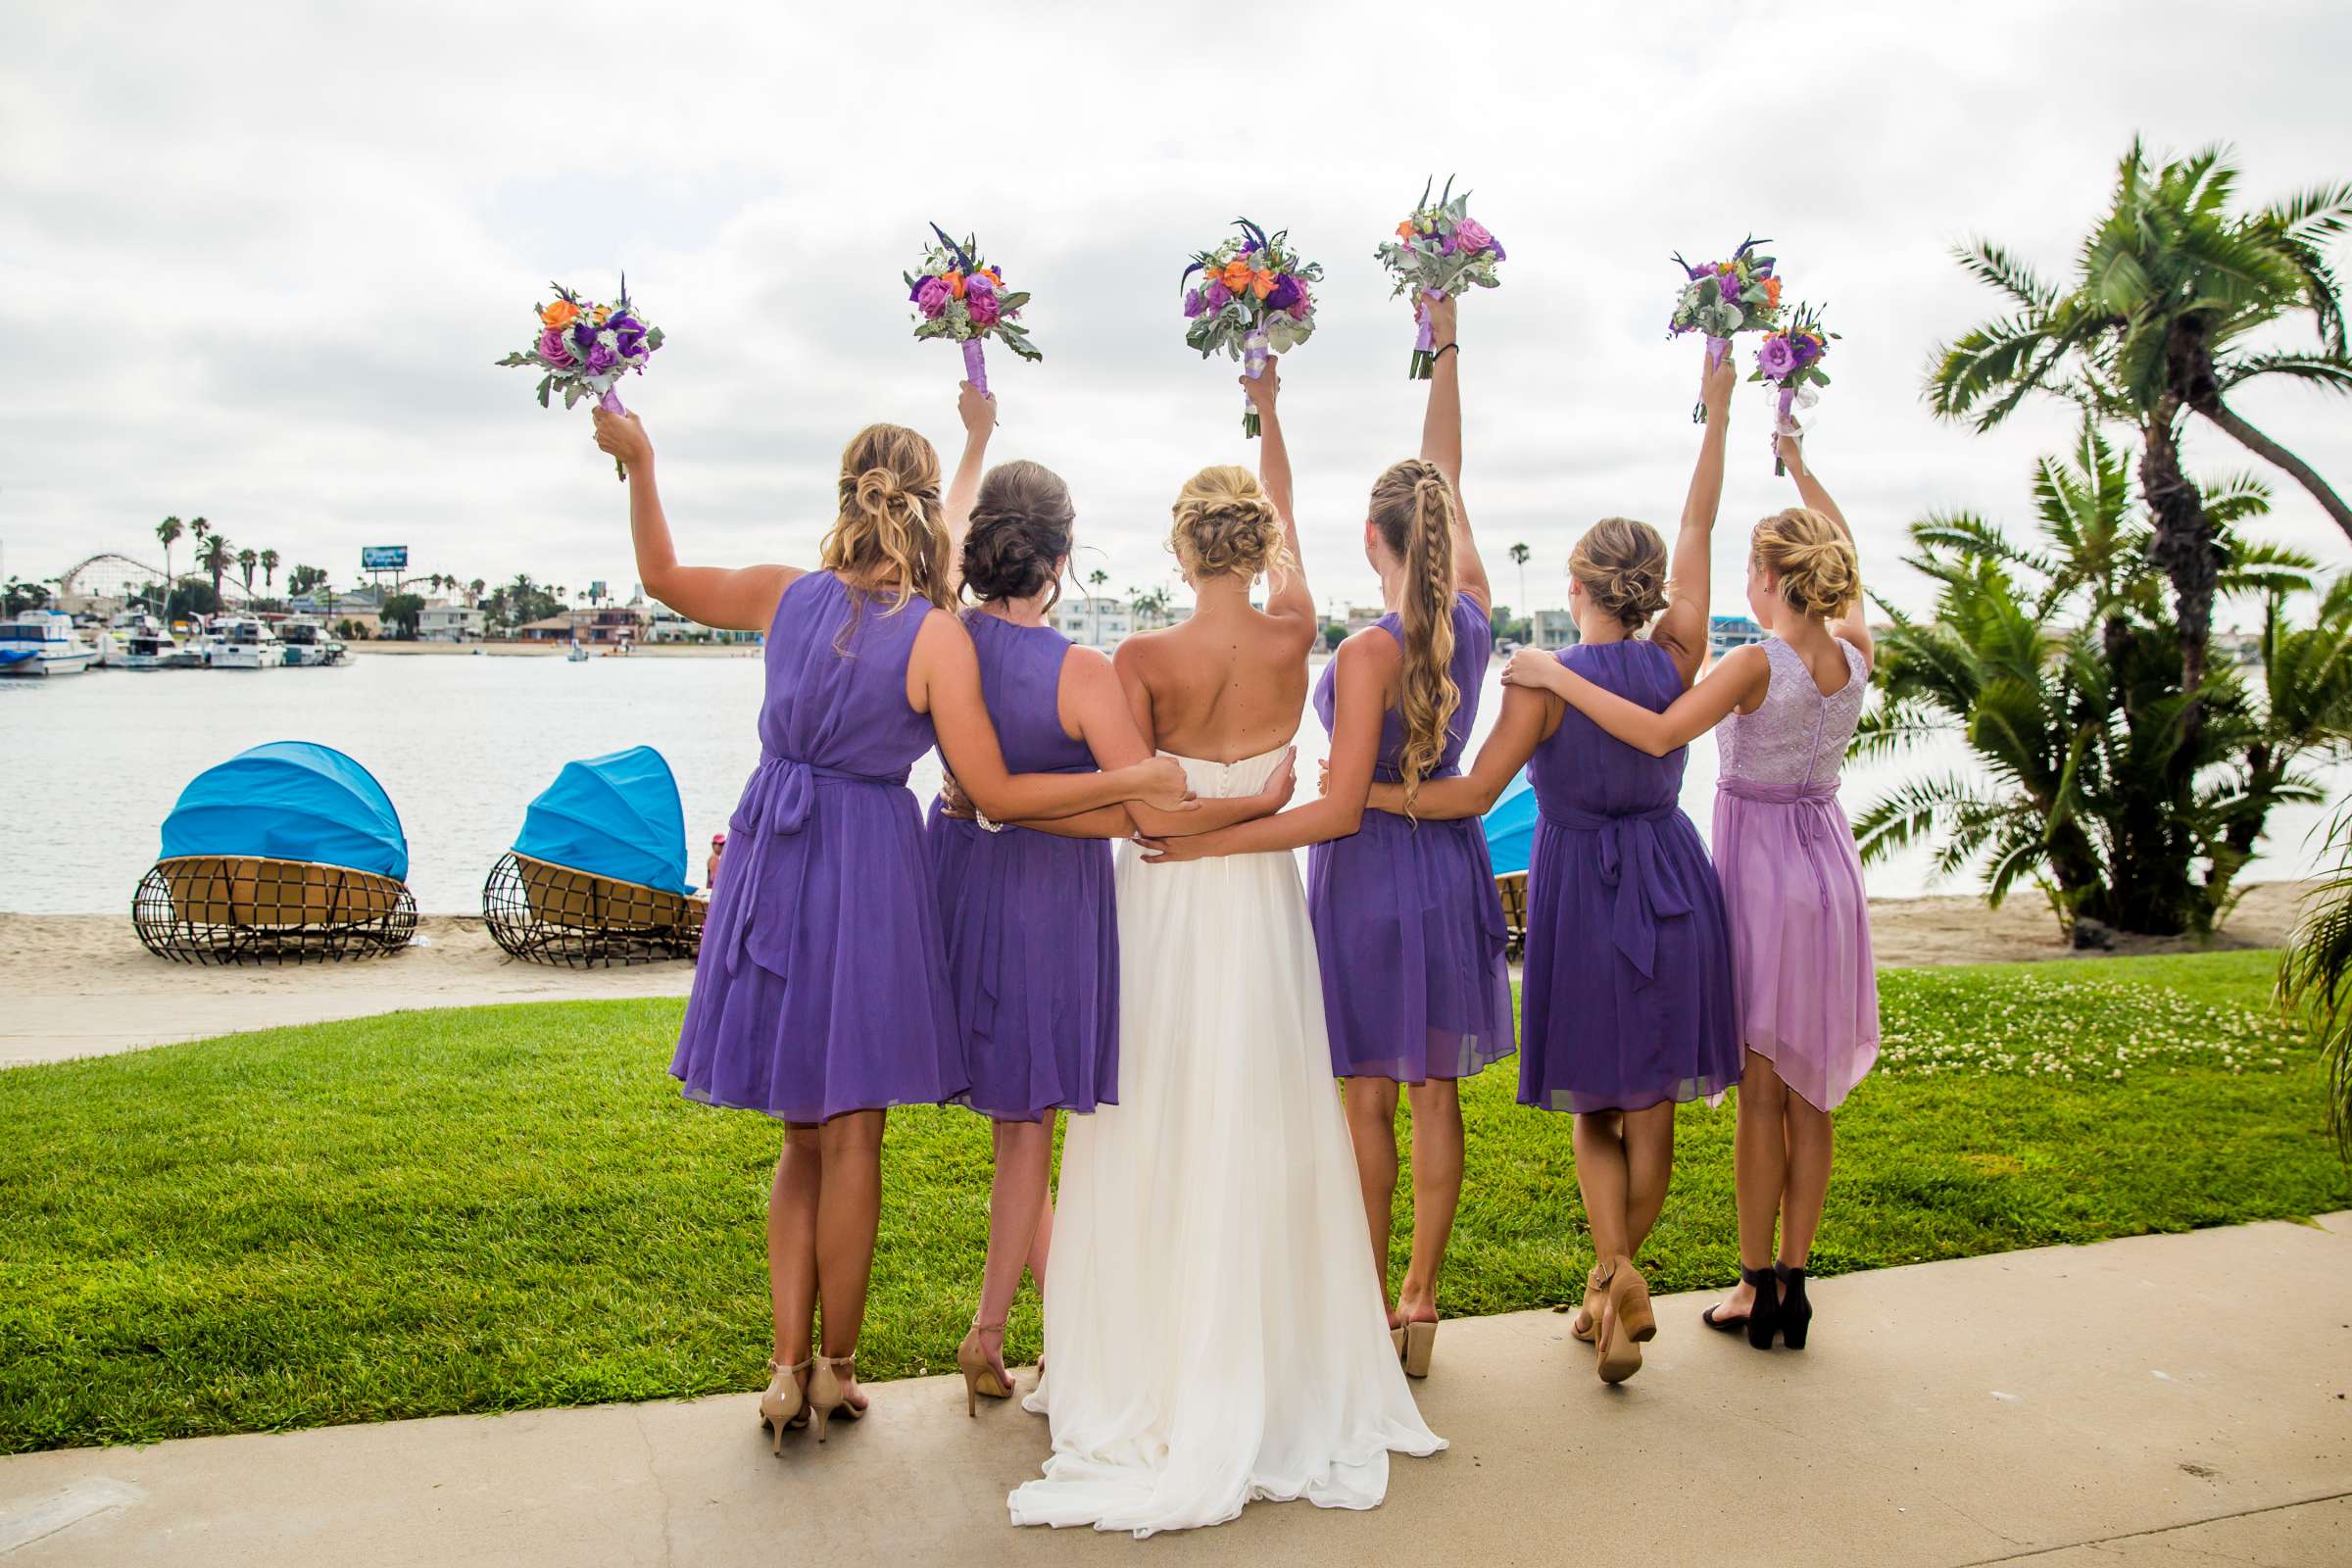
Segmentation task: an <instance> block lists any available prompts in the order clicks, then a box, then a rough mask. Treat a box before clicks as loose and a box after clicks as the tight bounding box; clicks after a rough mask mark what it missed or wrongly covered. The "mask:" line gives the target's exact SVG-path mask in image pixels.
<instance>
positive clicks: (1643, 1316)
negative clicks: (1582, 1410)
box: [1585, 1256, 1658, 1383]
mask: <svg viewBox="0 0 2352 1568" xmlns="http://www.w3.org/2000/svg"><path fill="white" fill-rule="evenodd" d="M1585 1299H1586V1300H1587V1301H1598V1302H1599V1308H1598V1311H1597V1313H1596V1315H1595V1317H1594V1321H1593V1370H1594V1371H1595V1372H1597V1373H1598V1374H1599V1376H1600V1381H1601V1382H1603V1383H1623V1382H1624V1381H1625V1380H1626V1379H1627V1378H1630V1377H1632V1376H1633V1375H1634V1374H1635V1373H1637V1372H1639V1371H1641V1370H1642V1343H1641V1342H1642V1341H1643V1340H1645V1339H1649V1338H1651V1337H1653V1336H1655V1335H1656V1333H1657V1332H1658V1323H1657V1316H1656V1314H1655V1313H1653V1312H1652V1311H1651V1310H1650V1307H1649V1288H1648V1285H1647V1284H1646V1283H1645V1282H1644V1281H1643V1280H1642V1271H1641V1270H1640V1269H1637V1268H1635V1267H1634V1260H1633V1259H1632V1258H1630V1257H1622V1256H1620V1257H1612V1258H1608V1259H1606V1260H1604V1261H1602V1262H1600V1263H1597V1264H1595V1265H1594V1266H1593V1273H1592V1275H1591V1277H1590V1278H1588V1279H1587V1281H1586V1282H1585ZM1644 1330H1646V1332H1644Z"/></svg>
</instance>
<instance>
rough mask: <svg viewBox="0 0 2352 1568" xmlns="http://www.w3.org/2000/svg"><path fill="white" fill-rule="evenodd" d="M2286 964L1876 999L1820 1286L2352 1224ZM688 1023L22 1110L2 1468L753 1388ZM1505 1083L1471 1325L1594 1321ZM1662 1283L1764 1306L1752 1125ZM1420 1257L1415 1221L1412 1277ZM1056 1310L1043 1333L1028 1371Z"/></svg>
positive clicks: (1553, 1136) (1490, 1117)
mask: <svg viewBox="0 0 2352 1568" xmlns="http://www.w3.org/2000/svg"><path fill="white" fill-rule="evenodd" d="M2275 963H2276V956H2275V955H2268V954H2259V953H2234V954H2221V955H2211V956H2195V957H2182V958H2131V959H2094V960H2088V961H2083V962H2064V963H2047V964H2038V965H2021V966H1993V967H1985V968H1977V969H1941V970H1916V971H1891V972H1889V973H1887V975H1886V976H1885V977H1884V984H1885V1003H1886V1022H1887V1051H1886V1059H1885V1060H1884V1062H1883V1064H1882V1066H1881V1069H1880V1071H1879V1072H1878V1073H1876V1074H1874V1075H1873V1076H1872V1077H1871V1078H1870V1079H1869V1080H1868V1081H1867V1082H1865V1083H1864V1084H1863V1086H1862V1087H1861V1089H1860V1090H1858V1091H1857V1092H1856V1093H1855V1095H1854V1097H1853V1098H1852V1100H1851V1101H1850V1102H1849V1103H1847V1105H1846V1107H1845V1108H1844V1109H1843V1110H1842V1111H1840V1113H1839V1116H1838V1138H1839V1156H1838V1157H1839V1164H1838V1176H1837V1180H1836V1183H1835V1185H1834V1186H1833V1188H1832V1189H1831V1193H1830V1208H1829V1214H1828V1217H1827V1220H1826V1222H1825V1224H1824V1227H1823V1231H1822V1241H1821V1247H1820V1250H1819V1251H1818V1252H1817V1253H1816V1257H1815V1262H1816V1267H1817V1268H1818V1270H1819V1271H1820V1272H1823V1273H1835V1272H1840V1271H1844V1270H1848V1269H1858V1268H1872V1267H1879V1266H1883V1265H1887V1264H1893V1263H1909V1262H1914V1261H1918V1260H1920V1259H1924V1258H1936V1257H1953V1256H1959V1255H1964V1254H1968V1253H1975V1252H1986V1251H1996V1250H2004V1249H2009V1248H2019V1247H2032V1246H2036V1245H2040V1244H2044V1243H2051V1242H2083V1241H2093V1240H2097V1239H2099V1238H2102V1237H2109V1236H2121V1235H2129V1234H2132V1233H2134V1232H2142V1231H2151V1230H2179V1229H2184V1228H2187V1227H2190V1226H2197V1225H2213V1224H2220V1223H2224V1222H2227V1221H2233V1220H2248V1219H2258V1218H2271V1217H2278V1216H2299V1215H2305V1214H2310V1213H2315V1212H2321V1211H2326V1210H2328V1209H2332V1208H2338V1207H2343V1206H2347V1205H2348V1204H2352V1191H2348V1189H2347V1182H2346V1176H2345V1172H2344V1169H2343V1167H2342V1166H2341V1165H2340V1164H2339V1163H2338V1162H2337V1160H2336V1156H2335V1154H2334V1152H2333V1151H2332V1149H2331V1148H2330V1146H2329V1144H2328V1142H2327V1138H2326V1135H2325V1132H2324V1129H2323V1113H2322V1109H2321V1103H2322V1096H2321V1079H2320V1071H2319V1068H2318V1065H2317V1061H2316V1057H2315V1055H2314V1054H2313V1053H2312V1052H2311V1051H2310V1049H2309V1048H2308V1047H2307V1046H2306V1045H2305V1044H2304V1042H2303V1041H2302V1039H2301V1038H2300V1037H2299V1036H2298V1035H2297V1034H2295V1033H2294V1032H2292V1031H2290V1030H2289V1029H2288V1028H2286V1027H2285V1026H2283V1025H2281V1024H2280V1023H2279V1022H2278V1020H2277V1018H2276V1015H2275V1014H2274V1013H2273V1012H2272V1011H2271V1009H2270V1006H2269V1003H2268V993H2269V988H2270V979H2271V974H2272V971H2273V967H2274V965H2275ZM679 1009H680V1004H678V1003H676V1002H611V1003H577V1004H552V1005H524V1006H509V1007H484V1008H475V1009H470V1010H466V1011H441V1012H415V1013H404V1014H398V1015H394V1016H391V1017H383V1018H372V1019H363V1020H359V1021H355V1022H349V1023H335V1024H323V1025H319V1026H316V1027H310V1028H300V1029H281V1030H273V1031H270V1032H267V1033H261V1034H250V1035H240V1036H234V1037H229V1038H224V1039H220V1040H208V1041H200V1042H197V1043H194V1044H190V1045H184V1046H170V1047H165V1048H162V1049H159V1050H154V1051H146V1052H139V1053H136V1054H129V1055H123V1056H114V1057H108V1058H104V1059H99V1060H92V1061H81V1062H70V1063H65V1064H61V1065H56V1066H39V1067H22V1068H16V1069H12V1070H10V1071H7V1072H0V1128H5V1129H6V1136H5V1138H4V1139H0V1201H4V1204H5V1215H6V1221H5V1226H4V1228H0V1452H13V1451H22V1450H25V1449H33V1448H46V1447H56V1446H71V1445H80V1444H92V1443H110V1442H124V1441H147V1440H151V1439H157V1438H169V1437H182V1436H189V1435H193V1434H198V1433H218V1432H243V1431H252V1430H257V1429H266V1428H276V1427H295V1426H311V1425H319V1424H323V1423H330V1422H344V1421H368V1420H381V1419H387V1418H391V1417H396V1416H419V1415H434V1414H443V1413H448V1412H453V1411H468V1410H502V1409H514V1408H520V1407H525V1406H536V1405H556V1404H573V1403H588V1402H595V1401H601V1400H610V1399H645V1398H652V1397H661V1396H673V1395H692V1394H707V1393H711V1392H714V1391H719V1390H729V1389H750V1388H756V1387H757V1386H758V1385H759V1384H760V1380H761V1377H762V1363H763V1360H764V1357H765V1353H766V1344H767V1324H766V1316H767V1310H766V1287H765V1275H764V1271H763V1265H762V1259H761V1208H762V1203H763V1201H764V1198H765V1194H766V1189H767V1180H768V1170H769V1166H770V1164H771V1162H772V1161H773V1159H774V1157H775V1152H776V1148H777V1143H778V1133H777V1130H776V1129H775V1128H774V1127H773V1126H771V1125H770V1124H768V1123H766V1122H765V1121H764V1120H762V1119H761V1118H760V1117H758V1116H753V1115H748V1114H744V1113H740V1112H730V1111H718V1110H712V1109H709V1108H706V1107H704V1106H701V1105H696V1104H691V1103H686V1102H684V1101H682V1100H680V1099H679V1098H678V1097H677V1094H676V1092H675V1089H674V1086H673V1085H672V1084H671V1083H670V1081H669V1079H668V1078H667V1077H666V1076H665V1074H664V1071H663V1069H664V1067H665V1065H666V1064H667V1062H668V1059H669V1052H670V1046H671V1043H672V1041H673V1039H674V1036H675V1030H676V1025H677V1018H678V1013H679ZM1515 1078H1516V1074H1515V1072H1514V1071H1513V1070H1512V1069H1511V1068H1510V1067H1509V1066H1508V1065H1507V1064H1506V1065H1505V1066H1503V1067H1502V1068H1500V1069H1498V1070H1496V1071H1493V1072H1489V1073H1487V1074H1485V1075H1483V1076H1482V1077H1480V1078H1478V1079H1476V1080H1474V1081H1473V1083H1472V1084H1471V1085H1470V1087H1469V1089H1468V1090H1467V1092H1466V1093H1465V1095H1464V1104H1465V1108H1466V1111H1467V1114H1468V1117H1469V1138H1470V1148H1469V1161H1470V1179H1469V1184H1468V1190H1467V1192H1466V1193H1465V1194H1464V1198H1463V1203H1462V1210H1461V1216H1460V1219H1459V1222H1458V1224H1457V1228H1456V1231H1455V1236H1454V1246H1453V1252H1452V1257H1451V1262H1450V1269H1449V1273H1448V1275H1447V1277H1446V1287H1445V1294H1444V1302H1445V1305H1446V1308H1447V1310H1448V1311H1449V1312H1451V1313H1453V1314H1466V1313H1476V1312H1499V1311H1505V1310H1509V1309H1512V1308H1520V1307H1531V1306H1544V1305H1549V1304H1552V1303H1555V1302H1558V1301H1560V1300H1562V1299H1568V1298H1571V1297H1573V1296H1574V1295H1576V1294H1577V1293H1578V1291H1579V1290H1580V1288H1581V1282H1582V1280H1583V1277H1584V1273H1585V1270H1586V1269H1587V1268H1588V1267H1589V1266H1590V1262H1591V1259H1590V1257H1589V1255H1588V1254H1587V1252H1586V1250H1585V1246H1584V1236H1583V1216H1582V1214H1581V1212H1580V1208H1579V1205H1578V1202H1577V1199H1576V1186H1575V1182H1574V1179H1573V1172H1572V1169H1571V1164H1570V1159H1569V1148H1568V1145H1569V1140H1568V1124H1567V1120H1566V1118H1565V1117H1560V1116H1553V1115H1547V1114H1545V1113H1543V1112H1540V1111H1535V1110H1529V1109H1525V1108H1522V1107H1521V1106H1519V1105H1517V1104H1516V1103H1513V1101H1512V1094H1513V1090H1514V1086H1515ZM1682 1129H1683V1130H1682V1141H1681V1146H1680V1150H1679V1155H1678V1163H1679V1169H1678V1171H1677V1175H1676V1185H1675V1191H1674V1195H1673V1197H1672V1199H1671V1200H1670V1201H1669V1202H1668V1205H1667V1210H1666V1215H1665V1218H1664V1220H1663V1221H1662V1223H1661V1224H1660V1226H1659V1228H1658V1232H1657V1234H1656V1235H1655V1236H1653V1237H1652V1238H1651V1240H1650V1244H1649V1247H1648V1249H1647V1250H1646V1251H1645V1253H1644V1255H1643V1259H1642V1261H1643V1264H1644V1266H1645V1267H1646V1268H1647V1269H1648V1270H1649V1271H1650V1274H1651V1279H1652V1282H1653V1284H1654V1286H1655V1287H1656V1288H1658V1289H1659V1290H1661V1291H1671V1290H1682V1289H1689V1288H1693V1287H1698V1286H1709V1285H1716V1284H1721V1283H1724V1282H1727V1281H1729V1280H1731V1279H1732V1278H1733V1277H1734V1275H1735V1261H1736V1258H1735V1242H1734V1231H1733V1214H1732V1157H1731V1154H1732V1149H1731V1144H1732V1137H1731V1135H1732V1117H1731V1112H1730V1106H1729V1105H1726V1106H1725V1107H1724V1108H1723V1109H1721V1110H1714V1111H1711V1110H1709V1109H1708V1108H1707V1107H1705V1106H1703V1105H1701V1106H1692V1107H1689V1108H1688V1109H1686V1111H1685V1112H1684V1116H1683V1122H1682ZM884 1159H885V1182H886V1196H885V1207H884V1212H883V1218H882V1239H881V1248H880V1255H879V1257H878V1259H877V1263H876V1269H875V1280H874V1293H873V1300H872V1305H871V1309H870V1311H869V1313H868V1317H867V1324H866V1333H865V1338H864V1343H863V1345H862V1347H861V1349H860V1353H859V1363H860V1367H861V1369H862V1370H865V1371H867V1372H869V1373H870V1374H871V1375H874V1376H877V1377H889V1376H893V1375H899V1374H907V1373H917V1372H927V1371H936V1370H941V1369H944V1368H946V1367H948V1366H949V1365H951V1364H952V1359H953V1354H954V1350H955V1346H956V1340H957V1338H958V1337H959V1336H960V1334H961V1331H962V1328H963V1325H964V1324H965V1323H966V1322H967V1321H968V1320H969V1317H970V1313H971V1304H972V1300H973V1297H974V1294H975V1292H976V1289H977V1282H978V1278H979V1268H980V1254H981V1250H982V1245H983V1241H984V1238H985V1235H986V1229H987V1210H986V1198H987V1186H988V1135H987V1129H986V1124H985V1123H984V1122H982V1121H981V1119H980V1118H978V1117H976V1116H974V1115H972V1114H970V1113H969V1112H966V1111H962V1110H956V1109H926V1110H917V1111H907V1112H900V1113H898V1114H896V1115H894V1117H893V1119H892V1126H891V1131H890V1137H889V1143H888V1145H887V1148H886V1152H885V1155H884ZM1408 1246H1409V1233H1408V1232H1407V1230H1406V1229H1405V1222H1404V1220H1403V1217H1402V1216H1401V1215H1400V1217H1399V1223H1398V1231H1397V1244H1396V1267H1397V1270H1399V1271H1400V1270H1401V1268H1402V1266H1403V1259H1404V1257H1405V1254H1406V1250H1407V1248H1408ZM1037 1342H1038V1326H1037V1314H1036V1309H1035V1303H1034V1300H1033V1299H1031V1298H1029V1297H1027V1296H1026V1295H1025V1296H1024V1298H1023V1301H1022V1305H1021V1307H1020V1309H1019V1310H1018V1311H1017V1312H1016V1314H1015V1317H1014V1319H1013V1332H1012V1346H1011V1349H1012V1352H1013V1354H1014V1356H1015V1357H1020V1356H1026V1355H1032V1354H1034V1353H1035V1351H1036V1348H1037Z"/></svg>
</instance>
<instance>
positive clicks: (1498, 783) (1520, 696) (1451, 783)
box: [1366, 686, 1560, 822]
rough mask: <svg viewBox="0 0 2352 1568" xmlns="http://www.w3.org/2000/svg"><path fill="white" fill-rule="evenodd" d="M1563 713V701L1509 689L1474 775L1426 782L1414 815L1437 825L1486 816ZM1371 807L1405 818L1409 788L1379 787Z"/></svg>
mask: <svg viewBox="0 0 2352 1568" xmlns="http://www.w3.org/2000/svg"><path fill="white" fill-rule="evenodd" d="M1559 710H1560V702H1559V699H1557V698H1555V697H1552V696H1549V695H1547V694H1546V693H1544V692H1539V691H1532V690H1530V689H1529V688H1527V687H1524V686H1505V687H1504V688H1503V689H1502V711H1500V712H1499V713H1497V714H1496V715H1495V728H1494V730H1493V731H1492V732H1490V733H1489V734H1488V736H1487V742H1486V744H1485V745H1484V746H1481V747H1480V748H1479V749H1478V757H1477V759H1476V760H1474V761H1472V762H1471V764H1470V771H1469V772H1467V773H1464V774H1463V775H1462V776H1461V777H1459V778H1433V779H1429V780H1427V781H1426V782H1424V783H1423V784H1422V786H1421V793H1420V795H1419V797H1418V798H1417V799H1416V800H1415V801H1414V802H1413V812H1412V814H1413V815H1415V816H1425V817H1427V818H1429V819H1430V820H1431V821H1433V822H1444V821H1449V820H1451V819H1453V818H1456V817H1464V816H1484V815H1486V814H1487V812H1488V811H1490V810H1492V809H1494V807H1495V801H1496V800H1498V799H1500V798H1501V795H1502V792H1503V791H1504V790H1505V789H1507V788H1509V787H1510V782H1511V780H1512V779H1513V778H1515V777H1516V776H1517V775H1518V772H1519V770H1520V769H1521V768H1523V767H1525V766H1526V765H1527V760H1528V759H1529V758H1531V757H1533V756H1535V755H1536V748H1537V746H1539V745H1541V744H1542V743H1543V740H1544V734H1545V732H1546V731H1548V730H1550V729H1551V728H1552V727H1553V725H1552V720H1553V718H1554V716H1555V715H1556V714H1557V713H1558V711H1559ZM1366 804H1368V805H1369V806H1370V807H1371V808H1372V809H1374V810H1376V811H1388V812H1390V813H1392V814H1394V815H1397V816H1401V815H1403V814H1404V786H1403V785H1401V784H1375V785H1373V786H1372V795H1371V799H1370V800H1369V801H1368V802H1367V803H1366Z"/></svg>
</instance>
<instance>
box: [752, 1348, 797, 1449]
mask: <svg viewBox="0 0 2352 1568" xmlns="http://www.w3.org/2000/svg"><path fill="white" fill-rule="evenodd" d="M808 1370H809V1363H808V1362H807V1361H802V1362H799V1363H798V1364H796V1365H793V1366H786V1365H785V1364H784V1363H783V1362H781V1361H770V1362H768V1363H767V1373H768V1376H767V1392H766V1393H764V1394H762V1395H760V1425H761V1426H763V1427H765V1428H767V1430H768V1431H769V1432H770V1433H771V1434H772V1435H773V1436H774V1439H775V1441H774V1443H773V1444H772V1445H771V1447H772V1449H773V1451H774V1452H776V1453H778V1454H781V1453H782V1452H783V1451H784V1432H785V1429H786V1428H788V1427H805V1426H807V1425H808V1424H809V1398H808V1396H807V1395H805V1394H803V1393H802V1392H801V1374H802V1373H804V1372H806V1371H808Z"/></svg>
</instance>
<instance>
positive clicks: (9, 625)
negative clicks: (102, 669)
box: [0, 610, 97, 677]
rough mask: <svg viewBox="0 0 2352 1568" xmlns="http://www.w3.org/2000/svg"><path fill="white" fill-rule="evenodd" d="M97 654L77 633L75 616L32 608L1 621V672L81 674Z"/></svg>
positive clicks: (29, 674)
mask: <svg viewBox="0 0 2352 1568" xmlns="http://www.w3.org/2000/svg"><path fill="white" fill-rule="evenodd" d="M96 657H97V653H96V651H95V650H93V649H92V648H91V647H90V645H89V644H88V643H86V642H83V641H82V640H81V639H80V638H79V637H77V636H75V635H74V632H73V616H71V615H66V614H61V613H58V612H57V611H54V610H28V611H25V613H23V614H21V615H12V616H10V617H9V618H8V619H6V620H0V675H14V676H20V677H24V676H43V675H78V674H80V673H81V672H82V671H83V670H85V669H88V668H89V667H90V661H91V660H93V659H95V658H96Z"/></svg>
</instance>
